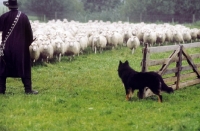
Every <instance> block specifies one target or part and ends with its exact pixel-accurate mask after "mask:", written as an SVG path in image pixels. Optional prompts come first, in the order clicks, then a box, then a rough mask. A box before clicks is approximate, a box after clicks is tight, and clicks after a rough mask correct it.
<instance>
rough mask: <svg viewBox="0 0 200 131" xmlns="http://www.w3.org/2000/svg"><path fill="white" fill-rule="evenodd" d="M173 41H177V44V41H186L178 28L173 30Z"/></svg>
mask: <svg viewBox="0 0 200 131" xmlns="http://www.w3.org/2000/svg"><path fill="white" fill-rule="evenodd" d="M173 42H174V43H175V45H176V43H178V44H180V43H184V40H183V35H182V33H181V32H180V31H178V30H174V31H173Z"/></svg>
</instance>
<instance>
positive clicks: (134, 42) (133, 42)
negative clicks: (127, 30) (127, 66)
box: [127, 36, 140, 54]
mask: <svg viewBox="0 0 200 131" xmlns="http://www.w3.org/2000/svg"><path fill="white" fill-rule="evenodd" d="M138 46H140V41H139V39H138V38H137V36H132V37H130V38H129V39H128V41H127V47H128V48H129V49H131V50H132V51H131V52H132V54H133V53H134V50H136V48H137V47H138Z"/></svg>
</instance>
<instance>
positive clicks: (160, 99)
mask: <svg viewBox="0 0 200 131" xmlns="http://www.w3.org/2000/svg"><path fill="white" fill-rule="evenodd" d="M157 96H158V102H160V103H162V95H160V94H158V95H157Z"/></svg>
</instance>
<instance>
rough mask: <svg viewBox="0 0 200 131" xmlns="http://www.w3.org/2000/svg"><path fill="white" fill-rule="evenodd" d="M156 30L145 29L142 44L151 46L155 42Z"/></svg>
mask: <svg viewBox="0 0 200 131" xmlns="http://www.w3.org/2000/svg"><path fill="white" fill-rule="evenodd" d="M156 38H157V37H156V32H155V31H152V30H148V31H145V33H144V36H143V42H144V44H148V45H149V46H152V45H153V44H155V43H156Z"/></svg>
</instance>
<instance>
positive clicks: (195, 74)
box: [141, 42, 200, 97]
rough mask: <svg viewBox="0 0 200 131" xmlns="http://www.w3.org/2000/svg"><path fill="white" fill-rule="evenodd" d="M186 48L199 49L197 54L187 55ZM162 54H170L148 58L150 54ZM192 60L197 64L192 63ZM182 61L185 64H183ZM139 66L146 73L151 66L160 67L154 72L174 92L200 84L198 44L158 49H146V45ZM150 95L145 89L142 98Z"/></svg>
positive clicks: (199, 44) (199, 46) (199, 43)
mask: <svg viewBox="0 0 200 131" xmlns="http://www.w3.org/2000/svg"><path fill="white" fill-rule="evenodd" d="M188 48H199V53H197V54H189V53H188V52H187V50H186V49H188ZM164 52H172V53H171V55H170V56H169V57H168V58H163V59H151V58H150V55H151V54H154V53H164ZM198 59H199V60H198ZM194 60H196V61H197V62H199V63H197V62H196V63H194ZM184 61H186V62H185V63H187V64H183V62H184ZM174 63H175V64H174ZM172 64H173V65H175V66H174V67H171V66H170V65H172ZM141 65H142V71H143V72H147V71H148V70H149V68H150V67H151V66H160V67H159V68H160V69H159V70H157V71H155V72H157V73H158V74H160V75H161V76H162V77H163V79H164V81H165V82H166V83H167V85H168V86H171V87H172V88H173V89H174V90H178V89H180V88H184V87H187V86H191V85H195V84H198V83H200V71H199V68H200V42H196V43H190V44H182V45H171V46H160V47H148V44H146V45H145V47H144V48H143V60H142V63H141ZM173 65H172V66H173ZM169 66H170V67H169ZM151 95H153V93H152V92H151V91H150V90H149V89H148V88H146V90H145V91H144V97H148V96H151Z"/></svg>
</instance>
